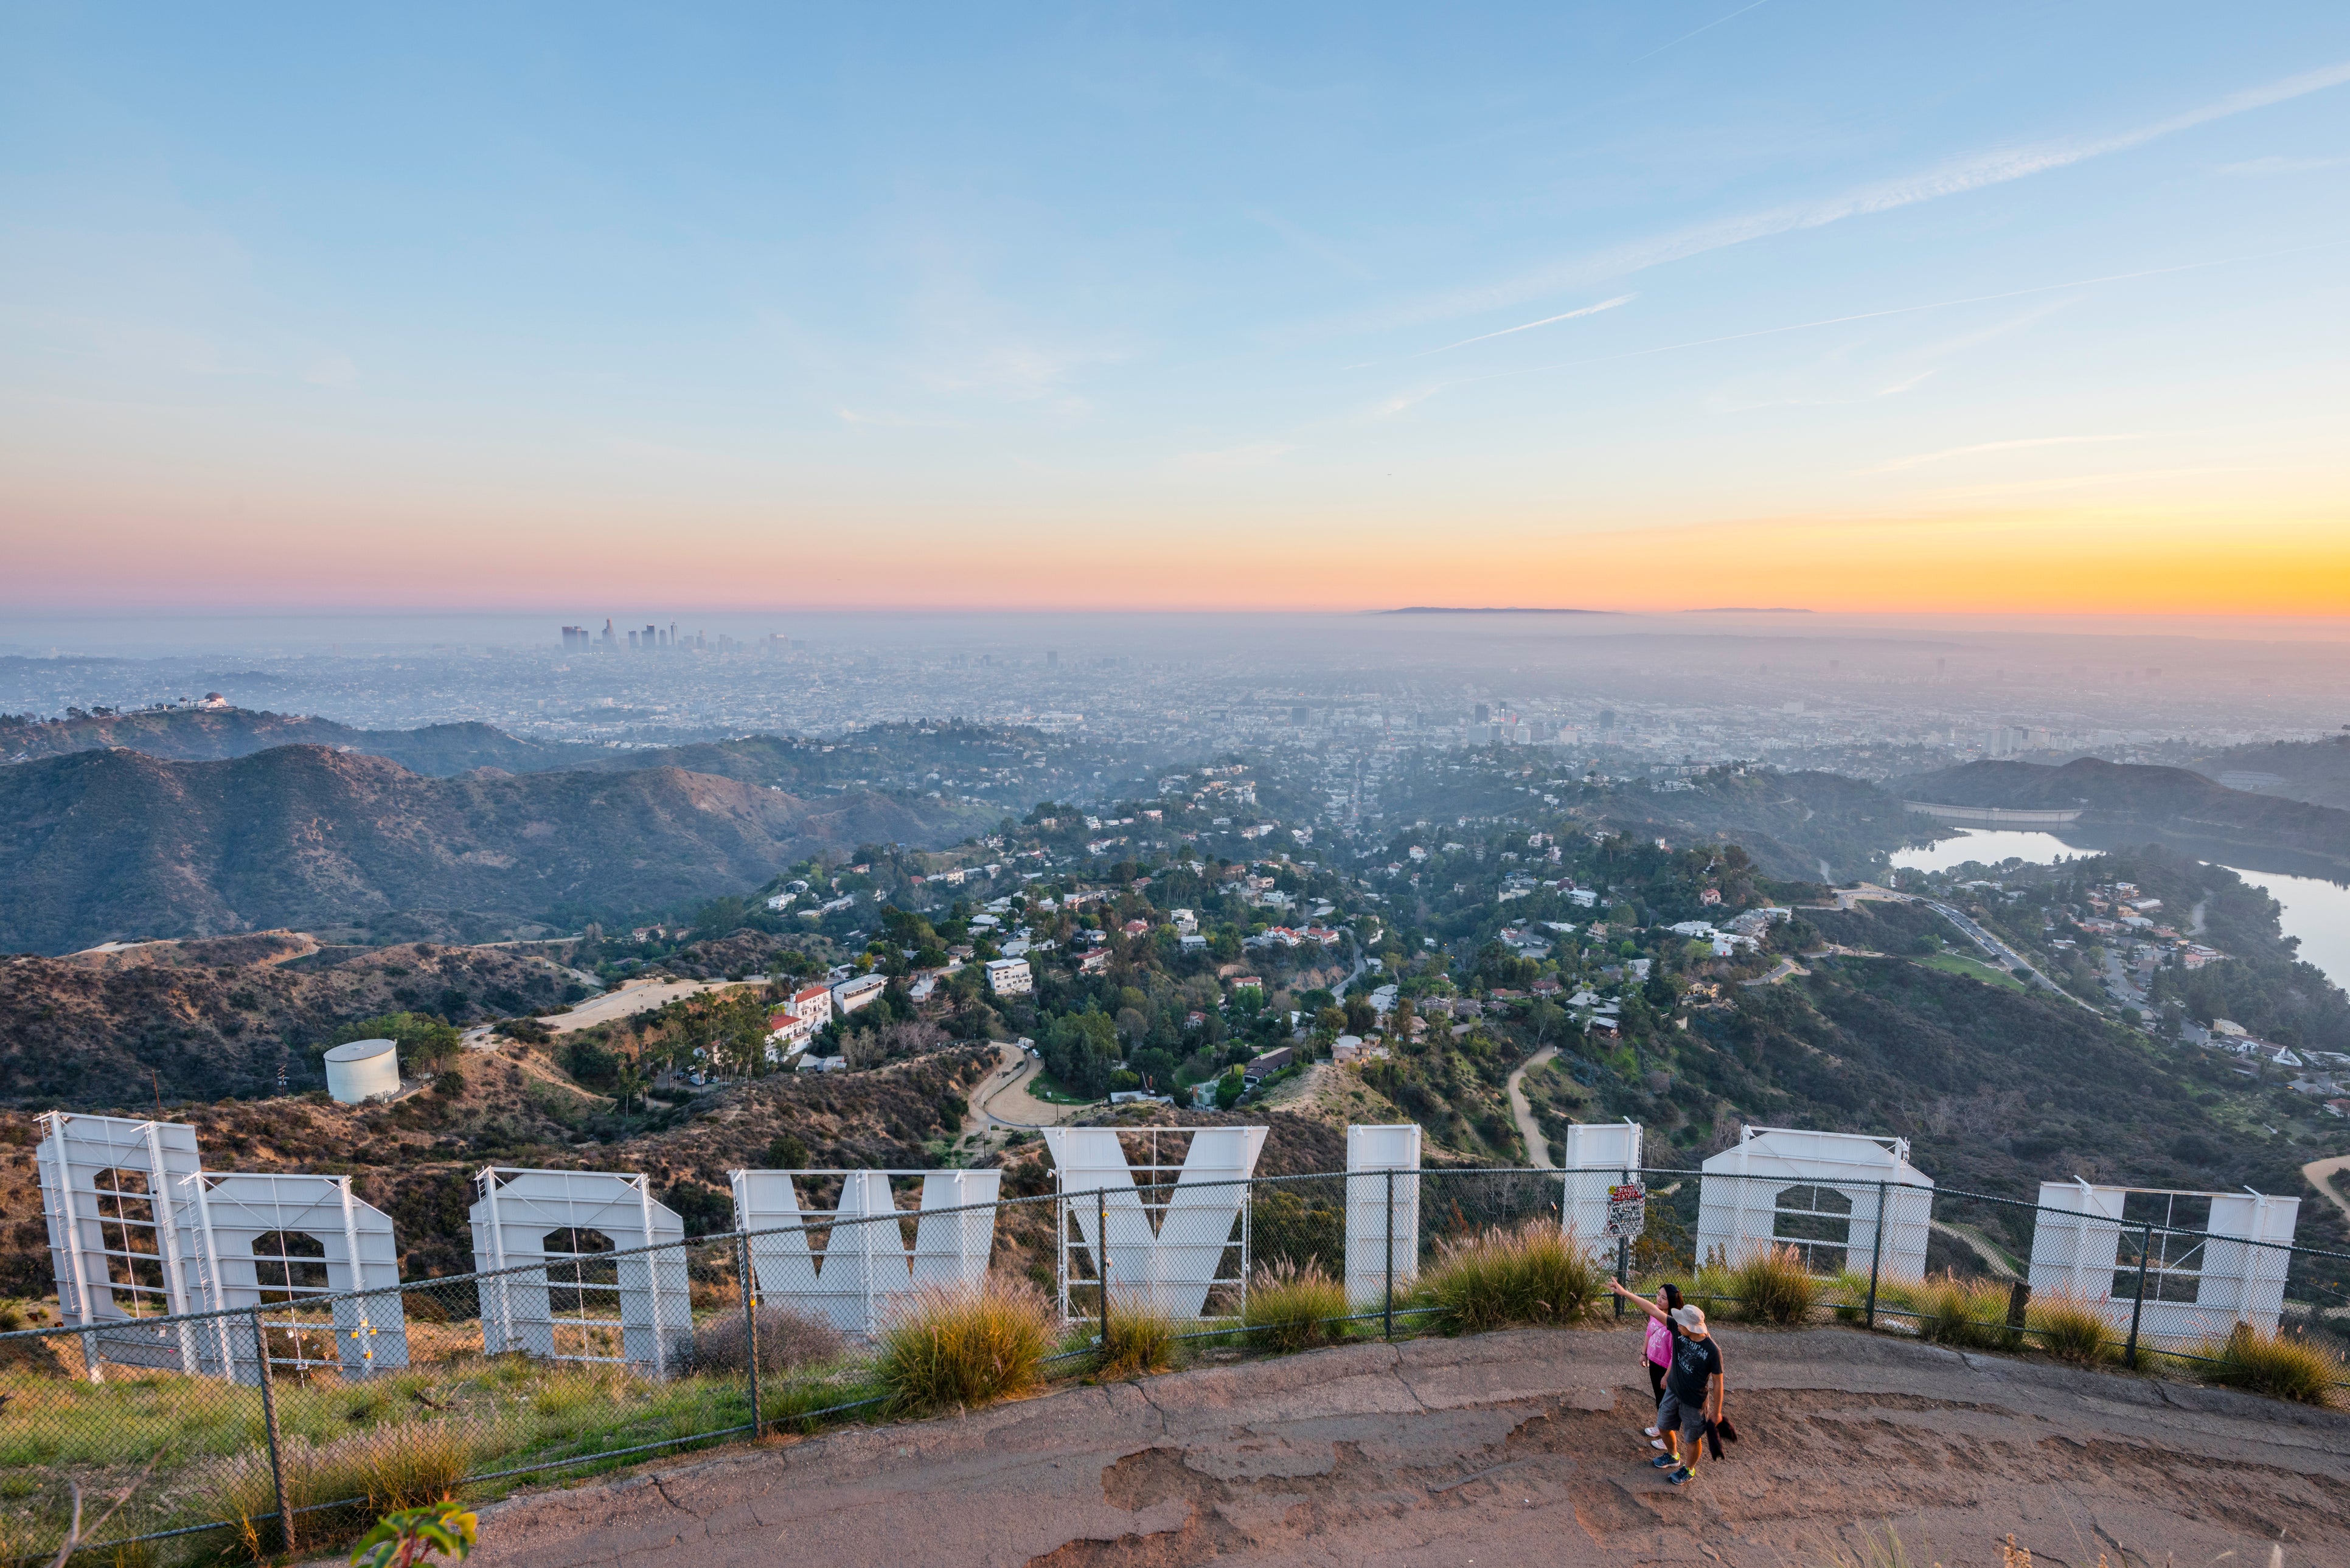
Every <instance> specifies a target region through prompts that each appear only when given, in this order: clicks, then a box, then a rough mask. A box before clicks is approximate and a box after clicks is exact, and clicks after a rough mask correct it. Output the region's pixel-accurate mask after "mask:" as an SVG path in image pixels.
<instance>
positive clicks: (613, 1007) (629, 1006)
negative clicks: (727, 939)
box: [544, 980, 767, 1034]
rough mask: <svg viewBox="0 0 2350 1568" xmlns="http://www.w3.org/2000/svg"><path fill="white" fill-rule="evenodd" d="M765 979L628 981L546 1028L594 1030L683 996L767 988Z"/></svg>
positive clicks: (552, 1017)
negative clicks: (739, 989) (758, 986)
mask: <svg viewBox="0 0 2350 1568" xmlns="http://www.w3.org/2000/svg"><path fill="white" fill-rule="evenodd" d="M766 983H767V982H766V981H764V980H671V981H650V980H647V981H623V982H622V983H621V985H620V987H619V989H618V990H617V991H608V992H605V993H604V994H603V995H601V996H594V997H590V998H588V999H587V1001H585V1002H581V1003H580V1004H579V1005H578V1006H577V1007H575V1008H573V1009H572V1010H571V1011H570V1012H556V1013H550V1014H548V1015H547V1017H546V1020H545V1021H544V1022H545V1023H546V1026H547V1027H548V1028H549V1029H551V1030H553V1031H554V1032H555V1033H557V1034H568V1033H571V1032H572V1031H573V1030H575V1029H593V1028H594V1027H595V1026H596V1025H597V1024H598V1023H611V1022H612V1021H613V1020H614V1019H616V1018H627V1017H629V1016H631V1015H633V1014H635V1013H639V1012H651V1011H652V1010H653V1009H654V1008H656V1007H659V1006H660V1005H661V1003H663V1002H674V1001H676V1000H677V999H678V998H679V997H681V996H697V995H700V994H701V993H702V992H709V991H729V990H732V989H733V987H735V986H738V985H764V984H766Z"/></svg>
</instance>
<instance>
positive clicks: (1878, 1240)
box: [1868, 1181, 1886, 1328]
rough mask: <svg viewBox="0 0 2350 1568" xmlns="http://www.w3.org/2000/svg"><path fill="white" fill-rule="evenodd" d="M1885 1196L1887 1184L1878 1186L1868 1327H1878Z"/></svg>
mask: <svg viewBox="0 0 2350 1568" xmlns="http://www.w3.org/2000/svg"><path fill="white" fill-rule="evenodd" d="M1885 1195H1886V1184H1885V1183H1884V1182H1882V1181H1880V1182H1878V1183H1877V1223H1876V1224H1874V1225H1872V1226H1870V1227H1869V1238H1868V1326H1869V1327H1871V1328H1875V1327H1876V1326H1877V1264H1878V1262H1880V1261H1882V1260H1883V1258H1884V1256H1885Z"/></svg>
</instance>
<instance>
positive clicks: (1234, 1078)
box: [1216, 1067, 1248, 1111]
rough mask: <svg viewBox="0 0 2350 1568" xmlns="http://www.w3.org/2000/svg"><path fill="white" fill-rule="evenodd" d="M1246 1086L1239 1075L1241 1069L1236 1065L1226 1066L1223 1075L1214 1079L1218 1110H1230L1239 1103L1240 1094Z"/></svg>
mask: <svg viewBox="0 0 2350 1568" xmlns="http://www.w3.org/2000/svg"><path fill="white" fill-rule="evenodd" d="M1247 1088H1248V1085H1247V1083H1246V1081H1245V1080H1243V1077H1242V1076H1241V1070H1240V1069H1239V1068H1238V1067H1228V1068H1226V1069H1225V1070H1224V1075H1223V1076H1222V1077H1221V1078H1219V1079H1217V1080H1216V1108H1217V1109H1218V1110H1220V1111H1228V1110H1231V1109H1232V1107H1233V1106H1237V1105H1239V1104H1240V1103H1241V1096H1242V1095H1243V1093H1244V1092H1246V1090H1247Z"/></svg>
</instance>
